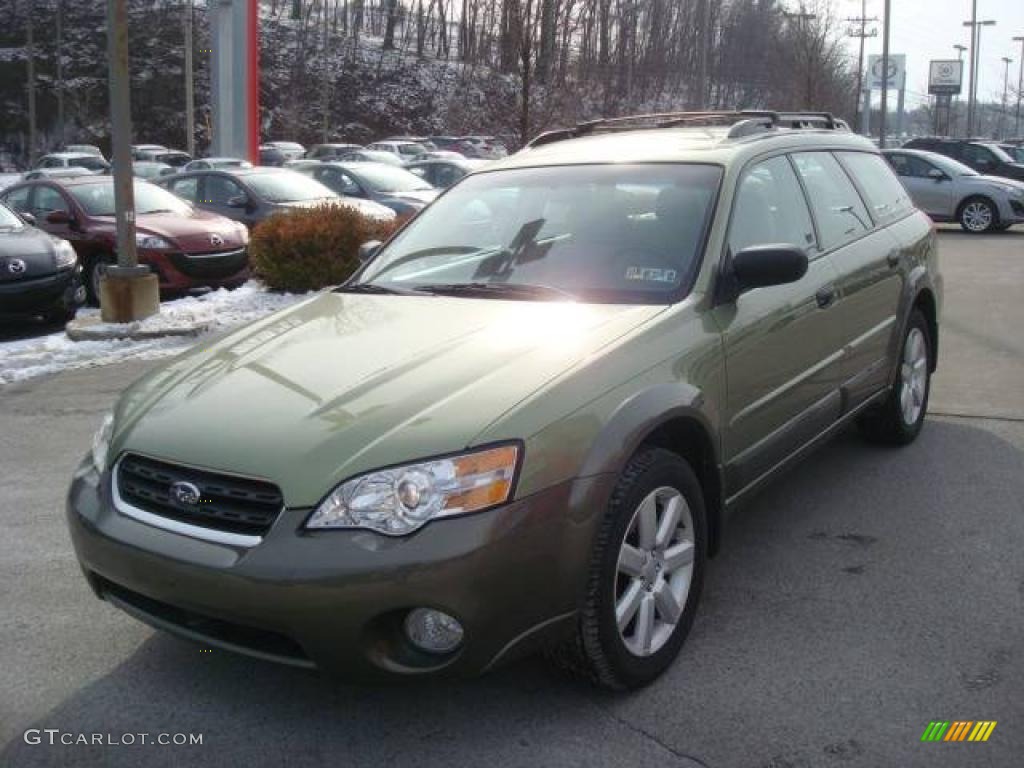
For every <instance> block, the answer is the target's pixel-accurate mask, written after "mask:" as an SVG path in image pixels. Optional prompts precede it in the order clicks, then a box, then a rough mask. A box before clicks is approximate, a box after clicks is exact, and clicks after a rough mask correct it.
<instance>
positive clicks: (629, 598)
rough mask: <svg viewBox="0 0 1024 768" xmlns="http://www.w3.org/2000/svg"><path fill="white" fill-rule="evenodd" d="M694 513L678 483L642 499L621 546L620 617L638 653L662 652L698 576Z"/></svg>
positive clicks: (623, 633)
mask: <svg viewBox="0 0 1024 768" xmlns="http://www.w3.org/2000/svg"><path fill="white" fill-rule="evenodd" d="M694 553H695V544H694V531H693V516H692V514H691V512H690V507H689V505H688V504H687V503H686V499H685V498H683V495H682V494H681V493H680V492H679V491H677V490H676V489H675V488H670V487H667V486H663V487H661V488H658V489H656V490H654V491H652V492H651V493H649V494H648V495H647V496H646V497H645V498H644V500H643V501H641V502H640V504H639V506H638V507H637V509H636V511H635V512H634V513H633V519H632V520H631V521H630V523H629V527H628V528H627V529H626V535H625V537H624V538H623V541H622V545H621V547H620V548H619V559H618V567H617V569H616V575H615V620H616V624H617V626H618V630H619V636H620V637H621V639H622V641H623V643H624V644H625V646H626V648H627V650H629V652H630V653H632V654H633V655H634V656H641V657H642V656H651V655H652V654H654V653H657V652H658V650H660V649H661V647H662V646H664V645H665V643H667V642H668V640H669V638H671V637H672V633H673V631H674V630H675V628H676V625H677V624H678V623H679V620H680V618H681V617H682V615H683V609H684V608H685V607H686V598H687V596H688V595H689V592H690V585H691V583H692V580H693V559H694Z"/></svg>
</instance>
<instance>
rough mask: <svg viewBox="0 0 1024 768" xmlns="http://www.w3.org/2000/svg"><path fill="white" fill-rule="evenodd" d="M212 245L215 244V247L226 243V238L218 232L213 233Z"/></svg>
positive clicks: (211, 237)
mask: <svg viewBox="0 0 1024 768" xmlns="http://www.w3.org/2000/svg"><path fill="white" fill-rule="evenodd" d="M210 245H212V246H214V247H215V248H216V247H220V246H222V245H224V238H223V237H221V236H220V235H218V234H212V235H210Z"/></svg>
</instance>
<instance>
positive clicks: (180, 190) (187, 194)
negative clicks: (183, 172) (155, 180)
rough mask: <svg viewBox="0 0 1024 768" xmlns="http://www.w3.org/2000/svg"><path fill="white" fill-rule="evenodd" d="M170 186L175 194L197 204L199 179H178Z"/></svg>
mask: <svg viewBox="0 0 1024 768" xmlns="http://www.w3.org/2000/svg"><path fill="white" fill-rule="evenodd" d="M169 186H170V190H171V191H172V192H173V193H174V194H176V195H177V196H178V197H183V198H185V199H186V200H188V201H190V202H193V203H194V202H196V199H197V198H198V197H199V179H198V178H197V177H195V176H193V177H192V178H189V179H178V180H177V181H174V182H172V183H171V184H170V185H169Z"/></svg>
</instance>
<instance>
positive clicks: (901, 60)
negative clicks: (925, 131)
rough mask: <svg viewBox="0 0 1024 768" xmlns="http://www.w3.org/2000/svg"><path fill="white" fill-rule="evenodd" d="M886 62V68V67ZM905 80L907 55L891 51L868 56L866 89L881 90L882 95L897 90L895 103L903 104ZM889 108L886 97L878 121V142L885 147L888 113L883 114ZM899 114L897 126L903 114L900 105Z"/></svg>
mask: <svg viewBox="0 0 1024 768" xmlns="http://www.w3.org/2000/svg"><path fill="white" fill-rule="evenodd" d="M886 63H887V64H888V68H887V69H886V66H885V65H886ZM906 82H907V57H906V55H905V54H902V53H891V54H888V55H885V54H883V55H881V56H879V55H877V54H874V55H872V56H869V57H868V86H867V87H868V91H869V92H870V91H874V90H878V91H881V92H882V95H883V97H886V96H888V92H889V91H893V90H895V91H898V92H899V97H898V101H897V104H898V105H902V104H903V96H904V90H905V87H906ZM888 108H889V103H888V98H883V99H882V110H883V114H882V116H881V119H880V120H879V123H880V128H879V131H880V135H879V143H880V144H881V146H882V147H883V148H884V147H885V138H886V137H885V136H884V135H881V134H884V133H885V131H886V125H887V123H888V117H889V116H888V115H887V114H884V112H887V111H888ZM899 110H900V112H901V113H900V114H899V115H898V116H897V126H902V124H903V115H902V107H899Z"/></svg>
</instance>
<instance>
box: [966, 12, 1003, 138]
mask: <svg viewBox="0 0 1024 768" xmlns="http://www.w3.org/2000/svg"><path fill="white" fill-rule="evenodd" d="M995 25H996V22H995V21H994V20H993V19H986V20H984V21H978V0H972V4H971V20H970V21H965V22H964V26H965V27H970V28H971V80H970V86H969V87H968V89H967V135H968V137H970V136H973V135H974V134H975V131H976V129H977V127H978V80H979V77H978V74H979V73H978V69H979V67H981V28H982V27H994V26H995Z"/></svg>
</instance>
